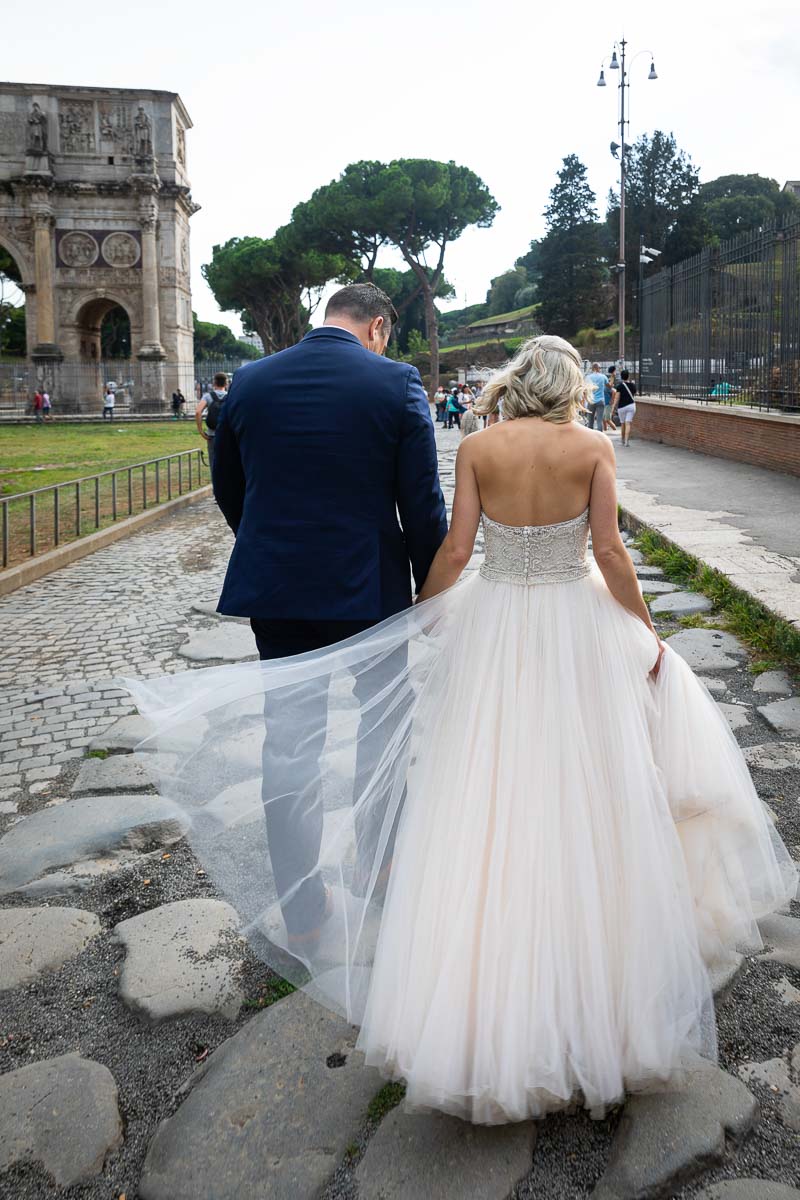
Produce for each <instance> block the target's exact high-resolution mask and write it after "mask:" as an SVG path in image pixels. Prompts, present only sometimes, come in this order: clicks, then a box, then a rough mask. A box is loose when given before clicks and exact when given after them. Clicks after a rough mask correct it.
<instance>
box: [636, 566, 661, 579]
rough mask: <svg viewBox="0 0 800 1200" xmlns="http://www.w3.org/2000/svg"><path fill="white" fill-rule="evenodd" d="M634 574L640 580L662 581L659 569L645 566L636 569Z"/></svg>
mask: <svg viewBox="0 0 800 1200" xmlns="http://www.w3.org/2000/svg"><path fill="white" fill-rule="evenodd" d="M636 574H637V575H638V576H639V578H640V579H663V577H664V572H663V571H662V570H661V567H650V566H647V565H646V564H645V565H644V566H640V567H637V568H636Z"/></svg>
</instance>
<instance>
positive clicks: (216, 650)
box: [178, 623, 258, 662]
mask: <svg viewBox="0 0 800 1200" xmlns="http://www.w3.org/2000/svg"><path fill="white" fill-rule="evenodd" d="M178 653H179V654H180V655H181V657H182V658H188V659H189V661H190V662H215V661H222V662H246V661H248V660H249V659H251V658H258V650H257V649H256V640H255V637H254V636H253V631H252V630H251V629H250V627H249V626H245V625H238V624H233V623H231V624H228V623H225V624H220V625H217V626H215V627H214V628H212V629H200V630H198V631H197V633H193V634H192V636H191V637H190V638H189V641H188V642H184V644H183V645H182V646H181V648H180V650H179V651H178Z"/></svg>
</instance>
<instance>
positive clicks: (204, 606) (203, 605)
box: [192, 600, 250, 625]
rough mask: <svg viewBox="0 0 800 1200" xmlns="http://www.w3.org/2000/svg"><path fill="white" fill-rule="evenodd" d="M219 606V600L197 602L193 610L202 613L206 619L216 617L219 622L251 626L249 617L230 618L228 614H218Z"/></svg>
mask: <svg viewBox="0 0 800 1200" xmlns="http://www.w3.org/2000/svg"><path fill="white" fill-rule="evenodd" d="M217 604H218V601H217V600H196V601H195V603H194V604H193V605H192V609H193V611H194V612H196V613H202V614H203V616H204V617H216V618H217V620H218V621H235V622H236V623H237V624H239V625H249V624H250V621H249V619H248V618H247V617H229V616H228V615H227V613H219V612H217Z"/></svg>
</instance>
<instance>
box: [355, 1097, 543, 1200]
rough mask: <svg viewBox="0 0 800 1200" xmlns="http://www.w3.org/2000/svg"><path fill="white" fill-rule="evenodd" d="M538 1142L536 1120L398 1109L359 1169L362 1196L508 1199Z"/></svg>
mask: <svg viewBox="0 0 800 1200" xmlns="http://www.w3.org/2000/svg"><path fill="white" fill-rule="evenodd" d="M535 1142H536V1128H535V1125H534V1123H533V1122H532V1121H528V1122H524V1123H518V1124H514V1125H493V1126H480V1125H470V1124H469V1123H468V1122H466V1121H460V1120H458V1119H457V1118H456V1117H448V1116H444V1115H442V1114H441V1113H420V1114H409V1113H405V1112H403V1111H402V1109H399V1108H395V1109H393V1110H392V1111H391V1112H390V1113H389V1114H388V1116H386V1117H384V1119H383V1120H382V1121H381V1124H380V1126H379V1128H378V1131H377V1133H376V1134H375V1135H374V1137H372V1139H371V1140H370V1142H369V1145H368V1146H367V1151H366V1154H365V1155H364V1158H363V1159H362V1161H361V1162H360V1163H359V1165H358V1167H357V1169H356V1181H357V1183H358V1195H359V1200H384V1198H385V1197H397V1198H398V1200H400V1197H402V1200H432V1198H433V1197H435V1198H436V1200H465V1198H466V1197H469V1200H505V1198H506V1196H508V1194H509V1192H511V1191H512V1190H513V1189H514V1187H515V1186H516V1184H517V1183H518V1182H519V1181H520V1179H522V1178H523V1177H524V1176H525V1175H527V1174H528V1172H529V1171H530V1169H531V1166H532V1163H533V1150H534V1145H535Z"/></svg>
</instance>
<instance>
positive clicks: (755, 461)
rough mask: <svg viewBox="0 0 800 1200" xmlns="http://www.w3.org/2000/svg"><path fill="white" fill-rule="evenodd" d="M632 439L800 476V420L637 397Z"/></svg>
mask: <svg viewBox="0 0 800 1200" xmlns="http://www.w3.org/2000/svg"><path fill="white" fill-rule="evenodd" d="M634 436H636V437H641V438H645V439H646V440H648V441H653V442H663V443H664V444H665V445H667V446H682V447H684V448H685V449H687V450H697V451H699V452H700V453H702V454H713V455H715V456H716V457H717V458H730V459H733V461H734V462H743V463H750V464H751V465H752V466H756V467H767V468H768V469H769V470H771V471H782V472H784V473H785V474H787V475H798V476H800V416H790V415H783V414H781V413H773V412H759V411H758V410H757V409H746V408H741V407H739V406H728V405H721V404H719V405H718V404H698V403H695V402H692V401H690V400H660V399H655V398H651V397H638V398H637V401H636V420H635V422H634Z"/></svg>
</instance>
